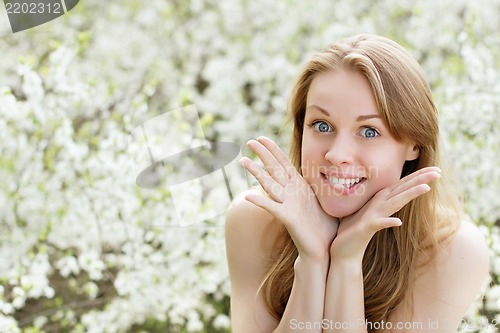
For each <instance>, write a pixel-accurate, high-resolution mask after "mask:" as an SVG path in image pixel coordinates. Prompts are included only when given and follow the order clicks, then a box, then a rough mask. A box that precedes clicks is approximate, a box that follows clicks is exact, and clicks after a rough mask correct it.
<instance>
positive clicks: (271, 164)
mask: <svg viewBox="0 0 500 333" xmlns="http://www.w3.org/2000/svg"><path fill="white" fill-rule="evenodd" d="M247 145H248V147H250V148H251V149H252V150H253V151H254V152H255V153H256V154H257V156H259V158H260V159H261V160H262V162H263V163H264V166H265V168H266V170H267V172H269V174H270V175H271V177H273V178H274V179H275V180H276V181H277V182H278V183H280V184H281V185H282V186H285V184H287V183H288V182H289V180H290V177H288V174H287V173H286V172H285V170H284V169H283V167H282V166H281V164H280V163H279V162H278V161H277V160H276V158H275V157H274V156H273V154H272V152H271V151H269V150H268V148H267V147H266V146H264V145H263V144H262V143H261V142H259V141H256V140H250V141H248V142H247Z"/></svg>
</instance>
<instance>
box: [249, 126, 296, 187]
mask: <svg viewBox="0 0 500 333" xmlns="http://www.w3.org/2000/svg"><path fill="white" fill-rule="evenodd" d="M257 140H258V141H259V142H260V143H262V144H263V145H264V146H265V147H266V148H267V149H269V151H270V152H271V153H272V154H273V156H274V157H275V158H276V160H277V161H278V163H279V164H280V165H281V166H282V167H283V170H285V172H286V173H287V174H288V176H289V177H290V178H292V177H295V176H296V175H297V169H295V166H294V165H293V164H292V162H290V160H289V159H288V157H287V156H286V155H285V154H284V153H283V151H282V150H281V148H280V147H279V146H278V145H277V144H276V143H274V141H273V140H271V139H269V138H267V137H265V136H260V137H258V138H257Z"/></svg>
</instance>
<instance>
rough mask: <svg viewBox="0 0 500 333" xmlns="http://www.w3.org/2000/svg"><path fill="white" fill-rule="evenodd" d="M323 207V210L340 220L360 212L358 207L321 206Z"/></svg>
mask: <svg viewBox="0 0 500 333" xmlns="http://www.w3.org/2000/svg"><path fill="white" fill-rule="evenodd" d="M321 207H322V208H323V210H324V211H325V213H327V214H328V215H330V216H333V217H336V218H339V219H340V218H343V217H346V216H349V215H351V214H354V213H355V212H357V211H358V210H359V208H356V207H338V206H333V205H329V206H324V205H321Z"/></svg>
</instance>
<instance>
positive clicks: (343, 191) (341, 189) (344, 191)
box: [321, 173, 366, 195]
mask: <svg viewBox="0 0 500 333" xmlns="http://www.w3.org/2000/svg"><path fill="white" fill-rule="evenodd" d="M336 175H339V174H336ZM329 176H330V175H329ZM331 177H335V178H349V179H354V178H358V177H355V176H347V175H343V176H342V177H338V176H331ZM359 178H362V179H361V180H360V182H359V183H357V184H356V185H354V186H352V187H350V188H347V187H345V186H344V185H340V184H338V185H333V184H332V183H330V181H329V180H328V178H326V175H325V174H324V173H321V180H322V181H323V182H325V183H326V184H327V185H328V186H330V187H331V188H332V189H333V190H334V192H335V193H336V194H338V195H351V194H354V193H355V192H356V190H357V189H358V187H359V186H360V185H361V184H363V183H364V182H365V181H366V177H359Z"/></svg>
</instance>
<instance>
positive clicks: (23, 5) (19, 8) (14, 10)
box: [3, 0, 79, 33]
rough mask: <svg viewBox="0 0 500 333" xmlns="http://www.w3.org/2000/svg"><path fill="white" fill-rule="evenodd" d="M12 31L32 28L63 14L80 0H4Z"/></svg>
mask: <svg viewBox="0 0 500 333" xmlns="http://www.w3.org/2000/svg"><path fill="white" fill-rule="evenodd" d="M3 2H4V4H5V10H6V11H7V16H8V17H9V22H10V27H11V28H12V32H13V33H16V32H19V31H23V30H26V29H30V28H33V27H36V26H39V25H41V24H44V23H47V22H49V21H52V20H54V19H56V18H58V17H59V16H63V15H64V14H66V13H67V12H69V11H70V10H71V9H73V8H74V7H75V6H76V5H77V4H78V2H79V0H4V1H3Z"/></svg>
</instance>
